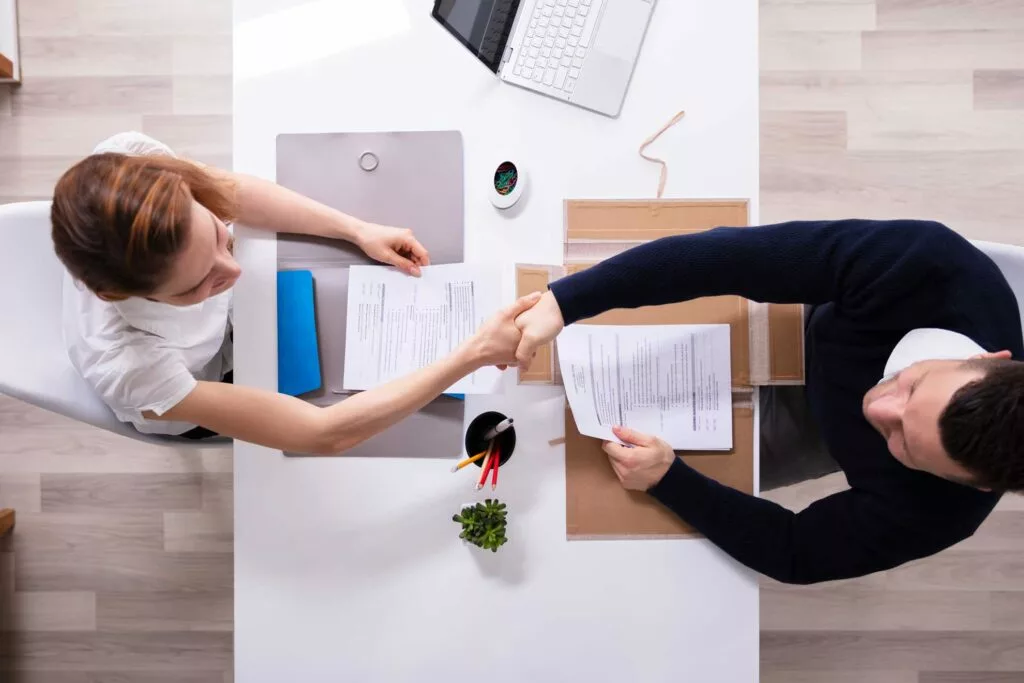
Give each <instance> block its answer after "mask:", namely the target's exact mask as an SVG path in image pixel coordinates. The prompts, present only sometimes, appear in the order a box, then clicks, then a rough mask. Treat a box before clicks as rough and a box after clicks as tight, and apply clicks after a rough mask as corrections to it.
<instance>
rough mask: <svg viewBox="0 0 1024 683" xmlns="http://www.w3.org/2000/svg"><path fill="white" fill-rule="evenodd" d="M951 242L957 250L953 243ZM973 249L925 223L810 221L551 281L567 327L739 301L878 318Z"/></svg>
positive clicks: (673, 244) (626, 256)
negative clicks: (619, 312)
mask: <svg viewBox="0 0 1024 683" xmlns="http://www.w3.org/2000/svg"><path fill="white" fill-rule="evenodd" d="M954 242H955V243H957V244H956V245H955V247H954V246H953V243H954ZM964 247H967V248H968V249H971V250H973V248H972V247H970V245H969V243H968V242H966V240H964V239H963V238H962V237H960V236H959V235H957V234H956V233H955V232H953V231H952V230H950V229H949V228H946V227H945V226H942V225H940V224H938V223H932V222H927V221H911V220H906V221H867V220H846V221H813V222H791V223H780V224H777V225H769V226H763V227H757V228H716V229H714V230H709V231H707V232H701V233H696V234H692V235H681V236H675V237H665V238H662V239H659V240H655V241H653V242H649V243H647V244H643V245H641V246H638V247H634V248H633V249H630V250H628V251H625V252H623V253H621V254H619V255H618V256H615V257H613V258H610V259H608V260H606V261H603V262H601V263H599V264H597V265H596V266H594V267H592V268H588V269H587V270H584V271H582V272H580V273H577V274H575V275H571V276H569V277H566V278H562V279H561V280H558V281H557V282H554V283H552V285H551V291H552V292H553V293H554V295H555V299H556V300H557V301H558V305H559V308H561V311H562V316H563V318H564V319H565V322H566V324H571V323H573V322H576V321H577V320H582V319H584V318H590V317H592V316H595V315H597V314H599V313H603V312H604V311H608V310H611V309H615V308H638V307H640V306H653V305H659V304H665V303H673V302H677V301H687V300H689V299H696V298H698V297H702V296H718V295H723V294H737V295H740V296H743V297H746V298H748V299H753V300H755V301H765V302H771V303H806V304H821V303H825V302H828V301H832V302H835V303H836V305H837V307H839V308H841V309H843V310H844V314H845V315H847V316H850V317H857V316H865V315H876V313H877V311H875V310H874V309H876V308H877V307H878V306H879V305H885V304H888V303H891V302H893V301H898V300H899V298H900V296H901V295H903V294H905V293H907V292H910V291H913V290H915V289H918V288H919V286H920V285H921V284H922V283H923V282H924V281H925V280H926V279H928V278H929V277H932V276H935V275H939V274H941V272H942V271H943V269H945V268H949V267H950V264H951V260H952V258H953V256H954V255H956V254H959V253H964V251H965V249H964Z"/></svg>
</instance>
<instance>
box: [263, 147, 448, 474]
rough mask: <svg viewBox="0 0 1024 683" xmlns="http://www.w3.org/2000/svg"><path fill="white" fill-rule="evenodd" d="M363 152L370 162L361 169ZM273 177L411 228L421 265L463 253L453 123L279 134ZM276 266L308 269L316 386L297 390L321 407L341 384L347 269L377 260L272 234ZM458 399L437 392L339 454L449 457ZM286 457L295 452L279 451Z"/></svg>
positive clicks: (341, 206)
mask: <svg viewBox="0 0 1024 683" xmlns="http://www.w3.org/2000/svg"><path fill="white" fill-rule="evenodd" d="M365 152H370V153H372V154H373V155H374V156H375V157H376V162H377V166H376V168H375V169H374V170H372V171H366V170H364V169H363V168H362V167H361V166H360V157H361V156H362V155H363V154H364V153H365ZM277 182H278V183H279V184H281V185H283V186H284V187H287V188H289V189H292V190H295V191H296V192H299V193H301V194H303V195H306V196H307V197H310V198H312V199H315V200H316V201H318V202H321V203H322V204H326V205H327V206H330V207H333V208H336V209H338V210H340V211H344V212H345V213H347V214H350V215H353V216H357V217H359V218H362V219H364V220H367V221H372V222H375V223H381V224H384V225H394V226H400V227H406V228H411V229H412V230H413V232H414V233H415V235H416V238H417V239H418V240H419V241H420V242H421V243H422V244H423V245H424V246H425V247H426V248H427V250H428V251H429V252H430V260H431V263H460V262H462V260H463V253H464V251H463V249H464V239H463V234H464V233H463V226H464V222H465V217H464V207H463V187H464V185H465V183H464V179H463V153H462V134H461V133H459V132H458V131H429V132H398V133H324V134H282V135H279V136H278V138H277ZM277 251H278V257H277V260H278V264H277V265H278V270H300V269H301V270H311V271H312V273H313V286H314V291H315V297H316V306H315V310H316V321H317V336H318V343H319V346H320V367H321V379H322V381H323V388H322V389H320V390H319V391H316V392H311V393H309V394H306V395H304V396H302V398H303V399H305V400H307V401H309V402H311V403H313V404H316V405H321V406H326V405H332V404H334V403H337V402H338V401H341V400H343V399H345V398H346V397H347V396H348V393H347V392H344V390H343V386H344V366H345V356H344V354H345V319H346V318H345V316H346V311H347V308H348V269H349V266H352V265H362V264H369V265H377V264H376V262H375V261H373V260H371V259H369V258H367V257H366V256H365V255H364V254H363V252H362V251H361V250H359V248H358V247H356V246H354V245H351V244H349V243H347V242H343V241H338V240H328V239H322V238H316V237H305V236H298V235H284V234H282V235H279V236H278V247H277ZM464 414H465V403H464V402H463V401H460V400H457V399H453V398H449V397H445V396H442V397H439V398H437V399H435V400H434V401H432V402H431V403H430V404H429V405H427V406H426V407H425V408H424V409H422V410H420V411H419V412H417V413H414V414H413V415H411V416H409V417H408V418H406V419H405V420H403V421H402V422H400V423H398V424H397V425H395V426H394V427H392V428H391V429H389V430H386V431H384V432H383V433H381V434H378V435H377V436H375V437H373V438H371V439H368V440H367V441H365V442H364V443H362V444H360V445H358V446H356V447H354V448H352V449H349V450H348V451H346V452H345V455H346V456H374V457H418V456H422V457H453V456H455V455H456V454H457V453H459V452H460V451H461V449H462V424H463V417H464ZM286 455H291V456H296V455H302V454H299V453H287V454H286Z"/></svg>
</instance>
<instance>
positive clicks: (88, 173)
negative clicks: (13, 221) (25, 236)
mask: <svg viewBox="0 0 1024 683" xmlns="http://www.w3.org/2000/svg"><path fill="white" fill-rule="evenodd" d="M193 200H195V201H196V202H198V203H200V204H202V205H203V206H204V207H206V208H207V209H208V210H209V211H210V212H211V213H213V214H214V215H215V216H217V217H218V218H220V219H221V220H222V221H225V222H230V221H231V220H232V219H233V218H234V215H235V189H234V186H233V185H232V183H231V182H230V180H228V179H227V178H226V177H223V176H219V175H214V174H213V173H211V172H210V171H207V170H205V169H203V168H202V167H200V166H197V165H196V164H193V163H191V162H188V161H184V160H181V159H176V158H174V157H167V156H128V155H124V154H113V153H108V154H94V155H92V156H89V157H86V158H85V159H83V160H82V161H80V162H78V163H77V164H75V165H74V166H72V167H71V168H70V169H68V171H67V172H65V173H64V175H63V176H62V177H61V179H60V180H59V181H58V182H57V187H56V188H55V189H54V194H53V207H52V209H51V211H50V218H51V222H52V223H53V246H54V249H55V250H56V252H57V257H58V258H60V260H61V262H62V263H63V264H64V267H65V268H67V270H68V272H69V273H71V275H72V277H74V278H75V279H77V280H79V281H80V282H82V283H83V284H84V285H85V286H86V287H88V288H89V289H90V290H91V291H93V292H95V293H96V294H99V295H102V296H103V297H104V298H107V299H112V300H113V299H121V298H127V297H129V296H148V295H150V294H152V293H153V291H155V290H156V288H157V287H158V286H159V285H160V284H161V282H162V281H163V280H164V279H165V278H166V276H167V272H168V270H169V269H170V266H171V263H172V262H173V259H174V257H175V256H176V255H177V254H178V253H179V252H180V251H181V249H182V248H183V247H184V246H185V242H186V240H187V239H188V235H189V224H190V222H191V220H192V201H193Z"/></svg>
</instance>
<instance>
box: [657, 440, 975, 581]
mask: <svg viewBox="0 0 1024 683" xmlns="http://www.w3.org/2000/svg"><path fill="white" fill-rule="evenodd" d="M649 493H650V494H651V495H652V496H654V498H656V499H657V500H658V501H659V502H661V503H662V504H663V505H665V506H666V507H667V508H669V509H670V510H672V512H674V513H675V514H676V515H678V516H679V517H680V518H681V519H683V520H684V521H686V522H687V523H688V524H690V525H691V526H693V527H694V528H695V529H697V531H699V532H701V533H702V534H704V535H705V536H706V537H707V538H708V540H710V541H711V542H713V543H714V544H715V545H717V546H718V547H719V548H721V549H722V550H724V551H725V552H726V553H728V554H729V555H730V556H732V557H733V558H734V559H735V560H737V561H738V562H741V563H742V564H744V565H746V566H747V567H750V568H751V569H753V570H755V571H757V572H760V573H762V574H764V575H766V576H769V577H771V578H773V579H776V580H777V581H782V582H784V583H796V584H809V583H817V582H820V581H831V580H834V579H846V578H851V577H855V576H864V575H865V574H870V573H873V572H877V571H881V570H884V569H890V568H892V567H895V566H897V565H900V564H903V563H904V562H909V561H910V560H914V559H918V558H921V557H926V556H928V555H932V554H934V553H937V552H938V551H940V550H942V549H944V548H947V547H949V546H951V545H953V544H954V543H957V542H959V541H961V540H963V539H964V538H967V537H968V536H970V535H971V533H973V531H974V529H973V528H972V527H971V526H970V525H969V524H966V523H964V524H957V523H953V521H952V520H939V519H935V518H931V521H930V523H928V522H927V521H925V520H923V519H922V521H921V522H919V521H918V520H917V519H916V518H915V517H914V516H913V515H911V514H908V513H907V511H905V510H903V511H896V510H894V509H892V508H890V507H888V506H887V504H886V502H885V501H884V499H882V498H881V497H880V496H878V495H877V494H873V493H869V492H865V491H860V490H857V489H851V490H848V491H843V492H841V493H836V494H834V495H831V496H828V497H826V498H822V499H821V500H818V501H815V502H814V503H812V504H811V505H810V506H809V507H807V508H806V509H805V510H803V511H801V512H798V513H794V512H791V511H789V510H787V509H786V508H784V507H782V506H781V505H778V504H776V503H773V502H771V501H767V500H762V499H760V498H755V497H754V496H749V495H747V494H745V493H741V492H740V491H737V490H735V489H732V488H729V487H728V486H723V485H722V484H719V483H718V482H716V481H714V480H712V479H709V478H707V477H705V476H704V475H702V474H700V473H699V472H697V471H696V470H694V469H692V468H691V467H689V466H688V465H686V464H685V463H684V462H683V461H682V460H679V459H676V462H675V463H673V465H672V467H671V468H669V471H668V473H667V474H666V475H665V477H664V478H663V479H662V480H661V481H660V482H659V483H658V484H657V485H655V486H654V487H653V488H651V490H650V491H649ZM980 518H984V515H982V516H981V517H980ZM943 521H946V522H949V523H942V522H943ZM961 521H963V520H961ZM975 526H976V525H975Z"/></svg>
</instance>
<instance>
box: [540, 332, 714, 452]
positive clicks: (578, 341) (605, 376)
mask: <svg viewBox="0 0 1024 683" xmlns="http://www.w3.org/2000/svg"><path fill="white" fill-rule="evenodd" d="M557 343H558V362H559V366H560V368H561V371H562V380H563V382H564V383H565V393H566V396H567V397H568V399H569V406H570V407H571V408H572V414H573V417H574V418H575V419H576V427H577V428H578V429H579V431H580V434H583V435H585V436H592V437H595V438H598V439H604V440H607V441H618V439H617V438H615V435H614V434H612V427H615V426H624V427H629V428H631V429H635V430H636V431H638V432H642V433H644V434H650V435H653V436H657V437H659V438H661V439H663V440H664V441H666V442H668V444H669V445H670V446H672V448H674V449H676V450H728V449H730V448H732V372H731V359H730V354H729V326H728V325H578V324H577V325H570V326H568V327H567V328H565V329H564V330H563V331H562V333H561V334H560V335H559V336H558V342H557Z"/></svg>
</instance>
